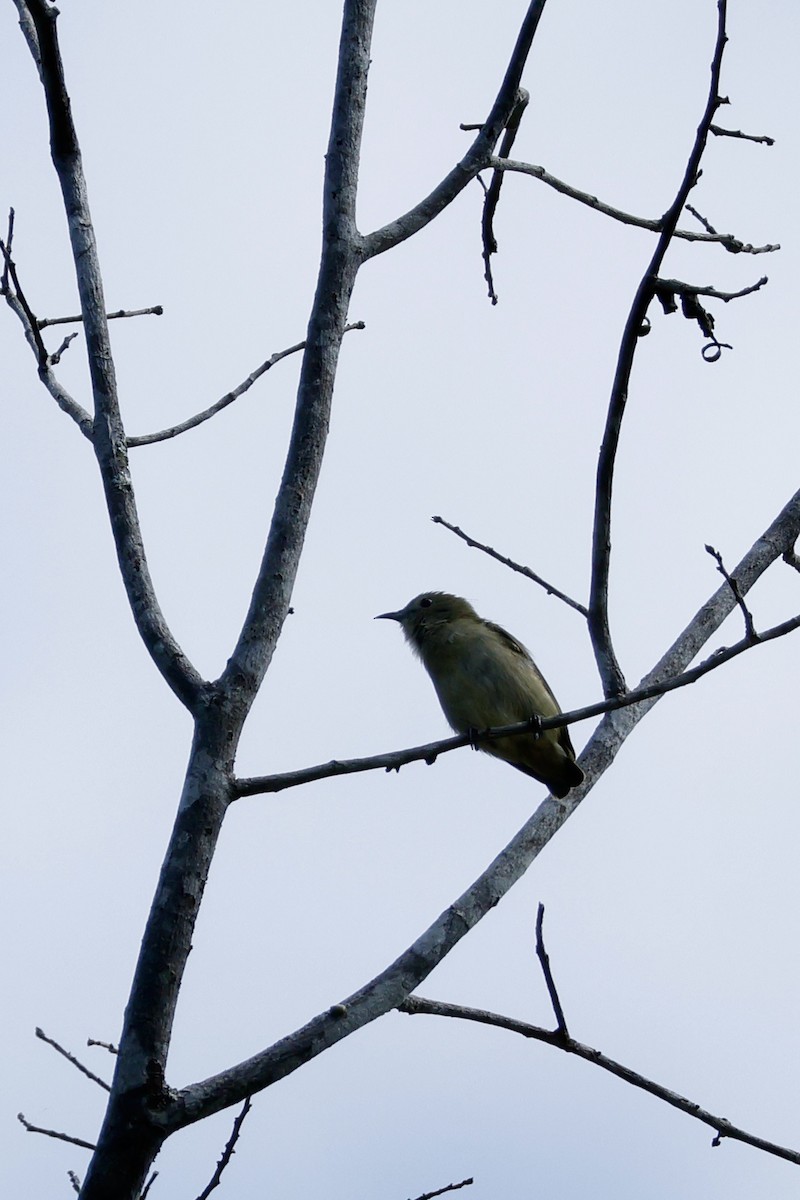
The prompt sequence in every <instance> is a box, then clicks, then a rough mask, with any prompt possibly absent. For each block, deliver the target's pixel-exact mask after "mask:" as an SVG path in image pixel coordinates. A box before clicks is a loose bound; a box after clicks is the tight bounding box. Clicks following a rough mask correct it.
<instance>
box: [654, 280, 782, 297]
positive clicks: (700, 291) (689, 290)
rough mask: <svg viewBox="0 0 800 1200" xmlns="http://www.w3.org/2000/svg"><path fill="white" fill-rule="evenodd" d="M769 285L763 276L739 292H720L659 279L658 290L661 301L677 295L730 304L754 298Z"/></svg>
mask: <svg viewBox="0 0 800 1200" xmlns="http://www.w3.org/2000/svg"><path fill="white" fill-rule="evenodd" d="M767 283H769V279H768V277H767V276H766V275H762V276H761V278H760V279H759V280H758V281H757V282H756V283H751V284H750V286H749V287H745V288H740V289H739V291H738V292H720V291H718V289H717V288H713V287H696V286H695V285H694V284H693V283H683V281H682V280H680V279H661V278H659V279H658V281H657V283H656V290H657V292H658V293H659V299H660V298H661V295H662V294H670V293H672V294H675V293H677V294H678V295H680V296H710V297H711V298H712V299H713V300H722V301H724V302H725V304H729V303H730V301H731V300H740V299H741V298H742V296H752V294H753V292H757V291H759V290H760V289H761V288H762V287H764V286H765V284H767Z"/></svg>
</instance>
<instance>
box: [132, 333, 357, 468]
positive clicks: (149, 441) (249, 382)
mask: <svg viewBox="0 0 800 1200" xmlns="http://www.w3.org/2000/svg"><path fill="white" fill-rule="evenodd" d="M365 328H366V326H365V325H364V322H363V321H354V322H353V323H352V324H351V325H345V327H344V332H345V333H349V332H350V330H351V329H365ZM305 348H306V342H297V344H296V345H294V346H289V347H288V348H287V349H286V350H278V351H277V352H276V353H275V354H273V355H272V357H271V358H268V359H267V361H266V362H263V363H262V364H261V366H260V367H256V369H255V371H251V372H250V374H249V375H248V376H247V378H246V379H245V380H244V381H243V382H242V383H240V384H239V385H238V387H235V388H234V389H233V391H231V392H226V393H225V395H224V396H223V397H222V398H221V399H220V400H217V401H216V403H215V404H212V405H211V407H210V408H206V409H204V410H203V412H200V413H196V414H195V416H193V417H189V418H188V420H186V421H182V422H181V424H180V425H171V426H170V428H169V429H162V430H161V432H160V433H144V434H141V435H140V436H138V437H129V438H128V446H129V447H133V446H152V445H153V443H154V442H165V441H166V440H167V439H168V438H174V437H177V436H178V434H180V433H186V431H187V429H196V428H197V426H198V425H202V424H203V422H204V421H207V420H208V419H209V418H210V417H214V416H216V414H217V413H218V412H221V411H222V409H223V408H227V407H228V405H229V404H233V402H234V400H238V399H239V397H240V396H243V395H244V393H245V392H246V391H248V390H249V389H250V388H251V387H252V386H253V384H254V383H255V382H256V380H257V379H260V378H261V376H262V375H263V374H265V372H267V371H269V370H270V368H271V367H274V366H275V364H276V363H279V362H280V361H281V359H284V358H288V357H289V355H290V354H297V352H298V350H305Z"/></svg>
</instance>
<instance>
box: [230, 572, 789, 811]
mask: <svg viewBox="0 0 800 1200" xmlns="http://www.w3.org/2000/svg"><path fill="white" fill-rule="evenodd" d="M731 582H732V584H734V585H735V584H736V581H735V580H732V581H731ZM736 586H737V587H738V585H736ZM737 603H740V604H743V603H744V602H743V601H741V599H740V600H738V601H737ZM748 615H749V613H748ZM751 621H752V618H751ZM796 629H800V616H795V617H790V618H789V619H788V620H787V621H782V622H781V623H780V624H779V625H773V626H772V627H771V628H770V629H765V630H764V631H763V633H757V632H756V631H755V629H753V630H752V632H751V631H750V630H749V629H748V631H747V634H746V636H745V637H743V638H742V639H741V640H740V641H738V642H735V643H734V645H732V646H720V648H719V649H718V650H715V651H714V652H713V653H712V654H710V655H709V657H708V658H707V659H705V660H704V661H703V662H701V663H698V665H697V666H696V667H690V668H689V669H688V670H686V671H681V672H680V674H678V675H673V676H669V677H664V678H660V679H658V681H657V682H655V683H650V684H647V685H644V686H640V687H637V688H633V689H632V690H631V691H629V692H626V693H625V695H624V696H612V697H611V699H610V700H600V701H598V703H597V704H587V705H585V707H583V708H574V709H571V710H570V711H569V712H565V713H560V714H559V716H557V717H546V718H539V717H536V718H535V722H536V730H537V731H538V732H540V733H545V732H546V731H547V730H548V729H560V728H561V727H562V726H564V725H575V724H577V722H578V721H588V720H591V718H592V717H599V716H603V715H604V714H605V713H611V712H616V711H618V710H619V709H622V708H632V707H633V706H634V705H636V704H641V703H642V701H644V700H660V699H661V697H662V696H666V695H667V693H668V692H675V691H677V690H678V688H682V687H688V686H689V685H690V684H692V683H697V681H698V680H699V679H702V678H703V676H704V675H708V674H709V673H710V672H711V671H716V670H717V669H718V668H719V667H721V666H723V665H724V664H725V663H727V662H730V661H731V659H733V658H738V656H739V655H740V654H743V653H744V652H745V651H746V650H751V649H752V648H753V646H760V645H762V643H764V642H771V641H774V640H775V638H779V637H785V636H786V635H787V634H789V633H794V631H795V630H796ZM530 732H531V721H530V720H528V721H517V722H515V724H513V725H499V726H497V727H496V728H494V729H480V730H478V735H477V736H478V737H479V739H480V740H481V741H486V740H488V741H491V740H493V739H495V738H505V737H513V736H515V735H518V734H523V733H530ZM474 741H475V734H474V733H459V734H456V735H455V736H454V737H449V738H442V739H441V740H440V741H438V742H427V743H426V744H425V745H424V746H413V747H411V748H410V749H408V750H392V751H389V752H388V753H386V754H373V755H371V756H370V757H368V758H351V759H333V760H332V761H331V762H328V763H323V764H322V765H320V766H316V767H301V768H300V770H298V771H286V772H285V773H283V774H281V775H257V776H254V777H252V778H249V779H238V780H236V782H235V785H234V786H235V791H236V795H237V796H256V795H263V794H265V793H269V792H282V791H285V789H286V788H292V787H299V786H300V785H302V784H305V783H316V782H317V781H318V780H320V779H330V778H331V777H333V776H336V775H354V774H358V773H360V772H363V771H376V770H384V771H399V770H400V768H401V767H404V766H406V765H407V764H408V763H412V762H425V763H427V764H428V766H431V765H432V764H433V763H434V762H436V759H437V758H438V757H439V755H440V754H447V753H448V751H450V750H460V749H461V748H462V747H463V746H472V745H473V744H474Z"/></svg>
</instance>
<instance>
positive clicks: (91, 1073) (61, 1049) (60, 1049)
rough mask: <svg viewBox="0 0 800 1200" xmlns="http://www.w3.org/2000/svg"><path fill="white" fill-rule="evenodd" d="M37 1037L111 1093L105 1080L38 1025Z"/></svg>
mask: <svg viewBox="0 0 800 1200" xmlns="http://www.w3.org/2000/svg"><path fill="white" fill-rule="evenodd" d="M36 1036H37V1038H39V1040H40V1041H42V1042H47V1045H48V1046H52V1047H53V1049H54V1050H57V1051H58V1053H59V1054H62V1055H63V1056H64V1058H65V1059H66V1060H67V1062H69V1063H72V1065H73V1067H76V1068H77V1069H78V1070H79V1071H81V1072H82V1073H83V1074H84V1075H85V1076H86V1078H87V1079H91V1080H92V1082H93V1083H96V1084H98V1086H99V1087H101V1088H104V1089H105V1090H106V1091H107V1092H110V1091H111V1088H110V1086H109V1085H108V1084H107V1083H106V1081H105V1080H104V1079H101V1078H100V1076H99V1075H95V1073H94V1071H90V1070H89V1068H88V1067H85V1066H84V1065H83V1063H82V1062H80V1060H79V1059H77V1058H76V1057H75V1055H74V1054H70V1052H69V1050H65V1049H64V1047H63V1046H60V1045H59V1044H58V1042H55V1041H53V1039H52V1038H51V1037H48V1036H47V1034H46V1033H45V1032H44V1030H43V1029H40V1028H39V1026H38V1025H37V1026H36Z"/></svg>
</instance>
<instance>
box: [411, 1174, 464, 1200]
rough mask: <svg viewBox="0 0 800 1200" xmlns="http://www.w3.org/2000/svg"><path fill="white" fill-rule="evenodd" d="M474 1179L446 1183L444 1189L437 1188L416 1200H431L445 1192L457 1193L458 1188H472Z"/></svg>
mask: <svg viewBox="0 0 800 1200" xmlns="http://www.w3.org/2000/svg"><path fill="white" fill-rule="evenodd" d="M474 1182H475V1180H474V1179H462V1180H461V1183H448V1184H447V1186H446V1187H442V1188H437V1189H436V1191H435V1192H423V1193H422V1195H421V1196H417V1198H416V1200H433V1198H434V1196H443V1195H444V1194H445V1192H457V1191H458V1190H459V1188H463V1187H472V1185H473V1183H474Z"/></svg>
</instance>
